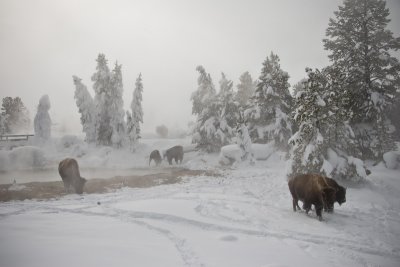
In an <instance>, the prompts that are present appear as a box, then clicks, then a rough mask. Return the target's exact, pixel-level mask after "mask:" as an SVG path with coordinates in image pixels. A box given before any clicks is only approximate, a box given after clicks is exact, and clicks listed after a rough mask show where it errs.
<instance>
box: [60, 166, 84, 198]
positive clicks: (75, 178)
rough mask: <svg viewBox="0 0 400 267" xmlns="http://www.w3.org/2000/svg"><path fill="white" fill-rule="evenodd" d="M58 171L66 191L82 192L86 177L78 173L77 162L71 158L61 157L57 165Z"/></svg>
mask: <svg viewBox="0 0 400 267" xmlns="http://www.w3.org/2000/svg"><path fill="white" fill-rule="evenodd" d="M58 172H59V173H60V176H61V178H62V180H63V182H64V188H65V190H66V192H67V193H69V192H70V191H72V189H73V190H75V193H77V194H82V193H83V186H84V185H85V183H86V179H85V178H83V177H81V175H80V173H79V166H78V162H77V161H76V160H75V159H72V158H66V159H63V160H62V161H61V162H60V164H59V165H58Z"/></svg>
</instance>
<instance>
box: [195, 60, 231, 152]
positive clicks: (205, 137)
mask: <svg viewBox="0 0 400 267" xmlns="http://www.w3.org/2000/svg"><path fill="white" fill-rule="evenodd" d="M196 70H197V71H198V72H199V74H200V76H199V78H198V80H197V83H198V89H197V90H196V91H195V92H193V93H192V96H191V100H192V101H193V107H192V113H193V114H194V115H197V120H196V124H195V125H194V129H193V139H192V143H194V144H196V146H197V148H199V149H201V150H203V151H206V152H218V151H219V150H220V148H221V147H222V146H223V145H225V144H226V143H227V142H228V140H227V135H226V133H225V132H224V131H223V130H222V129H225V127H227V126H228V125H227V123H226V122H222V125H221V107H222V105H221V102H220V101H219V98H218V97H217V94H216V91H215V87H214V84H213V82H212V79H211V76H210V74H208V73H206V71H205V69H204V68H203V67H202V66H198V67H197V68H196Z"/></svg>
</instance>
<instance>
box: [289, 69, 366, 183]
mask: <svg viewBox="0 0 400 267" xmlns="http://www.w3.org/2000/svg"><path fill="white" fill-rule="evenodd" d="M307 73H308V79H307V80H305V81H304V82H303V87H302V89H300V88H298V92H297V94H296V96H295V107H296V110H295V112H294V120H295V122H296V124H297V125H298V127H299V129H298V131H297V132H296V133H295V134H294V135H293V136H292V137H291V138H290V140H289V143H290V144H291V145H292V150H291V160H292V166H291V168H292V169H291V172H290V173H291V175H293V174H296V173H310V172H312V173H321V174H324V175H327V176H334V177H337V178H343V179H351V180H360V179H362V178H363V177H365V176H366V172H365V168H364V165H363V162H362V161H361V160H359V159H357V158H356V157H354V156H353V155H352V154H351V152H352V149H351V148H352V147H354V133H353V131H352V129H351V127H350V126H349V124H348V118H349V113H347V112H346V110H345V109H343V106H344V105H345V104H346V101H348V99H347V98H346V96H345V95H344V94H342V93H341V92H340V90H338V89H339V88H340V87H341V85H342V83H343V79H342V77H341V76H337V73H336V72H334V71H332V69H329V68H327V69H325V70H323V71H322V72H320V71H318V70H316V71H312V70H311V69H307Z"/></svg>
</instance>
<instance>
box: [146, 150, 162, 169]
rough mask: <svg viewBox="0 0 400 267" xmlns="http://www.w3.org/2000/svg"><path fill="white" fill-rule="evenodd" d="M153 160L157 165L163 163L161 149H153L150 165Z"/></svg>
mask: <svg viewBox="0 0 400 267" xmlns="http://www.w3.org/2000/svg"><path fill="white" fill-rule="evenodd" d="M151 160H154V162H155V163H156V166H158V164H160V163H161V154H160V151H158V150H153V151H152V152H151V153H150V160H149V166H150V163H151Z"/></svg>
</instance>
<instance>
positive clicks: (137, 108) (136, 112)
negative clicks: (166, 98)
mask: <svg viewBox="0 0 400 267" xmlns="http://www.w3.org/2000/svg"><path fill="white" fill-rule="evenodd" d="M142 93H143V83H142V74H139V76H138V78H137V79H136V83H135V90H134V91H133V99H132V102H131V110H132V114H130V113H128V112H127V135H128V138H129V143H130V148H131V151H134V150H135V148H136V145H137V142H138V141H139V139H140V138H141V136H140V123H143V109H142Z"/></svg>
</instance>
